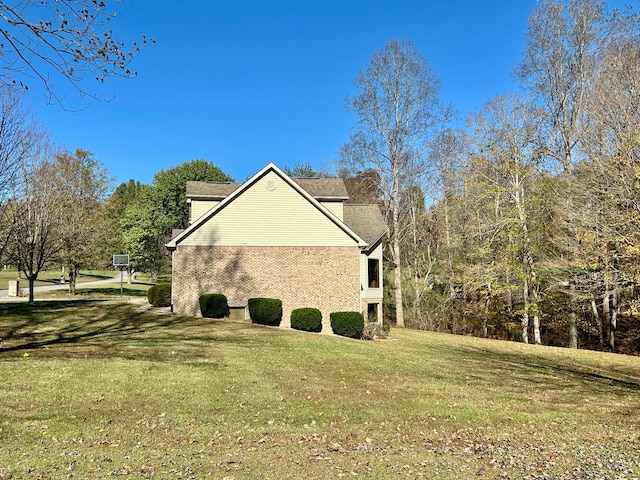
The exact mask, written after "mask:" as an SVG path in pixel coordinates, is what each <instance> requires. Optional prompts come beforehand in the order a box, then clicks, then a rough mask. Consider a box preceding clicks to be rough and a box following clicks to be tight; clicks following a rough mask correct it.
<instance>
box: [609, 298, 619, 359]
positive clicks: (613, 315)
mask: <svg viewBox="0 0 640 480" xmlns="http://www.w3.org/2000/svg"><path fill="white" fill-rule="evenodd" d="M610 308H611V312H610V314H609V351H610V352H611V353H613V352H615V351H616V329H617V328H618V325H617V324H618V311H617V310H618V294H617V293H616V291H615V290H614V291H613V292H612V293H611V307H610Z"/></svg>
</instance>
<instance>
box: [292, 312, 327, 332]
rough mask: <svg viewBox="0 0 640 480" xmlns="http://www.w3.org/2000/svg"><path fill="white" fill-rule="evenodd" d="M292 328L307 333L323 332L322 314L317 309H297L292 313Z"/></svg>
mask: <svg viewBox="0 0 640 480" xmlns="http://www.w3.org/2000/svg"><path fill="white" fill-rule="evenodd" d="M291 328H295V329H296V330H304V331H305V332H321V331H322V313H320V310H318V309H317V308H296V309H295V310H294V311H293V312H291Z"/></svg>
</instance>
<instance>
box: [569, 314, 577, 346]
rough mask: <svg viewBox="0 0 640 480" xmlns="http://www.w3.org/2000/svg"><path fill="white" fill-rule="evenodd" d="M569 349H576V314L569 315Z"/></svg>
mask: <svg viewBox="0 0 640 480" xmlns="http://www.w3.org/2000/svg"><path fill="white" fill-rule="evenodd" d="M569 348H578V324H577V322H576V312H571V313H570V314H569Z"/></svg>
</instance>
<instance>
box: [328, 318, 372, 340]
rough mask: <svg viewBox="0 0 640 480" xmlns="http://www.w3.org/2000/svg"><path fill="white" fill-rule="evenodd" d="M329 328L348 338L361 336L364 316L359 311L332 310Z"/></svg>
mask: <svg viewBox="0 0 640 480" xmlns="http://www.w3.org/2000/svg"><path fill="white" fill-rule="evenodd" d="M329 317H330V318H331V329H332V330H333V333H335V334H336V335H341V336H343V337H349V338H362V330H364V317H363V316H362V314H361V313H360V312H333V313H332V314H330V315H329Z"/></svg>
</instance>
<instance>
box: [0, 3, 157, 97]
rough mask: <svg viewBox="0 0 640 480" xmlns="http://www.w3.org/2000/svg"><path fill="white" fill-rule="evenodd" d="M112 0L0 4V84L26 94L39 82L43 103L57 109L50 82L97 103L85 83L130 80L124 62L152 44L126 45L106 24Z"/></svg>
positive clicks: (111, 12)
mask: <svg viewBox="0 0 640 480" xmlns="http://www.w3.org/2000/svg"><path fill="white" fill-rule="evenodd" d="M114 3H121V1H118V0H114V1H109V0H22V1H19V2H0V25H1V26H0V38H1V39H2V41H1V42H0V62H1V63H2V66H3V69H4V74H3V75H2V76H1V77H0V83H2V84H3V85H5V86H7V87H23V88H25V89H28V84H29V82H30V81H31V80H36V81H38V82H41V83H42V84H43V86H44V89H45V91H46V93H47V96H48V101H49V102H52V103H60V104H62V103H63V101H64V98H62V97H61V96H60V95H59V94H58V93H56V82H58V80H62V81H65V82H68V83H70V84H71V85H72V86H73V87H74V88H75V89H76V90H77V91H78V92H79V93H80V94H81V96H89V97H90V98H93V99H97V100H100V99H103V97H102V96H101V95H100V94H99V93H93V92H92V91H90V90H89V87H88V84H87V83H86V82H85V80H87V79H88V80H95V81H97V82H98V83H102V82H104V80H105V79H106V78H107V77H124V78H129V77H134V76H135V75H136V72H135V71H132V70H131V69H130V63H131V61H132V59H133V58H134V57H135V56H136V54H137V53H138V52H139V51H140V48H141V47H144V46H145V45H147V44H148V43H153V42H154V41H153V40H152V39H147V37H146V36H145V35H142V39H141V42H140V43H137V42H135V41H134V42H132V43H131V45H130V46H127V45H126V44H125V43H124V42H122V41H120V40H118V39H116V38H115V37H114V36H113V33H112V31H111V30H110V29H109V28H108V24H109V22H110V21H111V19H112V18H113V17H114V16H115V14H116V12H115V10H114V8H113V4H114Z"/></svg>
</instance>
